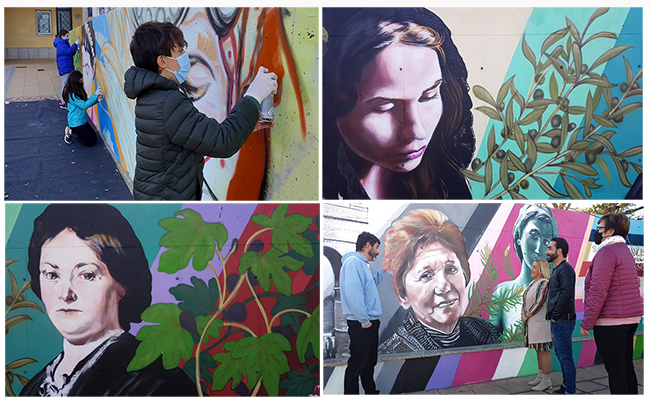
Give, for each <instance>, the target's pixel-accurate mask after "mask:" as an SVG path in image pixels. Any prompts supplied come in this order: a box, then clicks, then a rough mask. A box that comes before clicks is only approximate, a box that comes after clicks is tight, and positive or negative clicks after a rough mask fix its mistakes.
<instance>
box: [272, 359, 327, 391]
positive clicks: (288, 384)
mask: <svg viewBox="0 0 650 404" xmlns="http://www.w3.org/2000/svg"><path fill="white" fill-rule="evenodd" d="M312 365H315V364H312ZM310 368H311V367H310ZM316 370H318V369H316ZM287 376H288V377H287V378H286V379H284V380H282V381H281V382H280V388H281V389H287V396H289V397H306V396H308V395H310V394H311V393H313V392H314V387H315V386H316V385H317V384H318V379H317V378H315V377H314V376H313V375H312V374H310V373H305V372H298V371H296V370H292V371H291V372H289V373H288V374H287Z"/></svg>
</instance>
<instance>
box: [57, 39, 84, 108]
mask: <svg viewBox="0 0 650 404" xmlns="http://www.w3.org/2000/svg"><path fill="white" fill-rule="evenodd" d="M52 45H54V47H55V48H56V67H57V68H58V69H59V76H61V104H60V107H61V108H65V107H66V105H65V101H63V89H64V88H65V83H66V82H67V81H68V76H70V73H71V72H72V71H73V70H74V62H73V59H72V58H73V56H74V54H75V53H77V50H78V49H79V39H77V41H76V42H75V43H73V44H72V46H70V39H69V33H68V31H67V30H65V29H62V30H60V31H59V34H58V35H57V36H56V38H54V43H53V44H52Z"/></svg>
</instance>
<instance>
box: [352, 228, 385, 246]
mask: <svg viewBox="0 0 650 404" xmlns="http://www.w3.org/2000/svg"><path fill="white" fill-rule="evenodd" d="M366 243H370V245H371V246H374V245H375V244H377V243H379V244H381V241H379V239H378V238H377V236H375V235H374V234H372V233H368V232H367V231H364V232H363V233H361V234H359V237H357V251H361V250H363V247H365V246H366Z"/></svg>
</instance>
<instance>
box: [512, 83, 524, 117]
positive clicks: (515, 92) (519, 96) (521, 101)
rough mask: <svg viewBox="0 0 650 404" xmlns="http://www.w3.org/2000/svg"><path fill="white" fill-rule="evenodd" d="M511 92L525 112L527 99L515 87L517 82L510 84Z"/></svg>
mask: <svg viewBox="0 0 650 404" xmlns="http://www.w3.org/2000/svg"><path fill="white" fill-rule="evenodd" d="M510 93H511V94H512V98H513V99H514V100H515V102H517V104H518V105H519V109H520V110H521V111H522V112H523V110H524V107H525V104H526V100H524V97H523V96H522V95H521V94H520V93H519V91H517V89H516V88H515V83H512V85H511V86H510Z"/></svg>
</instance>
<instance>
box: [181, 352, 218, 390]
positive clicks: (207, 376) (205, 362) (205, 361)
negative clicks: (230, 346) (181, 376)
mask: <svg viewBox="0 0 650 404" xmlns="http://www.w3.org/2000/svg"><path fill="white" fill-rule="evenodd" d="M216 366H217V364H216V363H215V361H214V360H213V359H212V356H210V354H209V353H207V352H201V355H199V377H200V378H201V379H203V380H206V381H212V371H211V370H210V369H212V368H215V367H216ZM183 372H185V374H186V375H187V376H188V377H189V378H190V380H192V382H193V383H194V384H196V357H194V356H192V358H191V359H190V360H188V361H187V362H185V366H183Z"/></svg>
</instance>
